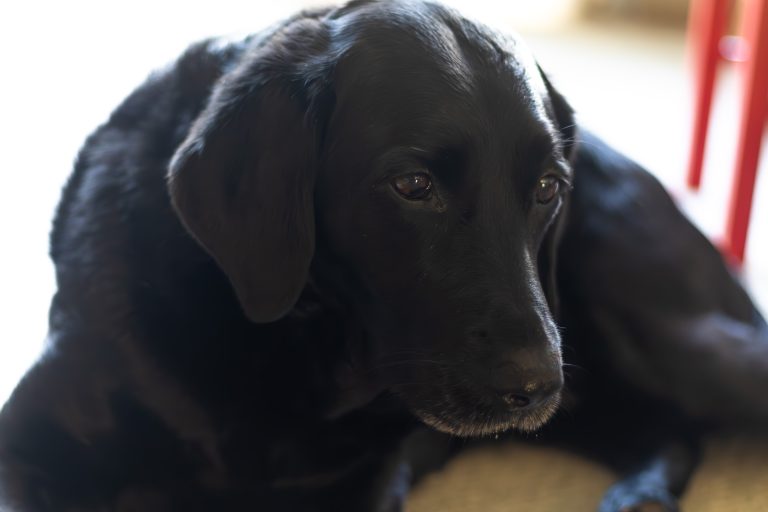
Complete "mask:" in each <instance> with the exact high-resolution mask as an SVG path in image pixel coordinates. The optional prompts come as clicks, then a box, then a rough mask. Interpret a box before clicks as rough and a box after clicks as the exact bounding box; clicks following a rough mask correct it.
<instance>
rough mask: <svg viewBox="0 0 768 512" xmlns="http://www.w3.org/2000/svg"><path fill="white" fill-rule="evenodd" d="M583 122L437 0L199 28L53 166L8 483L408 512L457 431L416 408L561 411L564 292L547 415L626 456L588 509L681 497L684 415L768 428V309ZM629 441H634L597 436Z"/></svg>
mask: <svg viewBox="0 0 768 512" xmlns="http://www.w3.org/2000/svg"><path fill="white" fill-rule="evenodd" d="M459 121H461V124H458V123H459ZM574 137H575V135H574V130H573V122H572V120H571V118H570V110H569V108H568V107H567V105H566V104H565V103H564V101H563V100H562V98H560V96H559V95H558V94H557V93H556V92H555V91H554V90H553V89H552V88H551V86H550V84H549V83H548V82H547V80H546V78H545V77H543V76H541V75H540V74H539V71H538V69H537V68H536V66H535V64H534V63H533V61H531V60H530V58H529V57H528V56H527V54H525V52H524V50H521V49H519V48H518V47H517V44H516V43H515V42H513V41H508V40H505V39H502V38H500V37H498V36H497V35H495V34H491V33H489V32H488V31H486V30H485V29H483V28H482V27H479V26H477V25H474V24H471V23H469V22H467V21H466V20H463V19H461V18H459V17H457V16H456V15H455V14H453V13H451V12H450V11H447V10H445V9H443V8H440V7H438V6H434V5H431V4H408V5H405V6H401V5H400V4H397V3H389V2H383V3H378V2H357V3H354V4H350V5H349V6H346V7H343V8H341V9H338V10H330V11H317V12H312V13H303V14H301V15H299V16H297V17H295V18H293V19H291V20H289V21H287V22H285V23H283V24H282V25H280V26H279V27H276V28H275V29H272V30H270V31H266V32H265V33H264V34H260V35H259V36H257V37H253V38H249V39H247V40H245V41H244V42H242V43H237V44H232V45H229V46H223V47H220V46H217V44H216V43H215V42H206V43H202V44H200V45H197V46H195V47H193V48H191V49H190V50H189V51H188V52H187V53H186V54H185V55H184V56H182V57H181V58H180V60H179V61H178V62H177V63H176V64H175V65H174V66H173V67H171V68H169V69H168V70H166V71H164V72H162V73H160V74H158V75H157V76H155V77H153V78H152V79H150V80H149V81H148V82H147V84H145V85H144V86H142V87H141V88H140V89H138V90H137V91H136V92H135V93H134V94H133V95H131V96H130V97H129V98H128V99H127V100H126V101H125V102H124V103H123V105H122V106H120V107H119V108H118V109H117V111H115V113H114V114H113V115H112V117H111V118H110V120H109V121H108V123H107V124H106V125H104V126H103V127H101V128H100V129H99V130H98V131H97V132H96V133H95V134H94V135H93V136H92V137H91V138H90V139H89V140H88V141H87V143H86V145H85V147H84V149H83V151H82V153H81V155H80V157H79V159H78V162H77V165H76V168H75V172H74V174H73V176H72V178H71V179H70V182H69V183H68V185H67V187H66V189H65V192H64V196H63V199H62V202H61V206H60V208H59V212H58V215H57V218H56V221H55V225H54V231H53V235H52V241H51V252H52V256H53V259H54V261H55V263H56V269H57V277H58V284H59V290H58V292H57V294H56V296H55V298H54V300H53V304H52V307H51V316H50V340H49V347H48V350H47V352H46V354H45V356H44V357H43V358H42V359H41V360H40V361H39V362H38V363H37V365H36V366H35V367H33V368H32V369H31V370H30V371H29V373H28V374H27V376H26V377H25V378H24V379H23V380H22V382H21V383H20V384H19V386H18V387H17V389H16V390H15V392H14V394H13V396H12V398H11V400H10V401H9V402H8V403H7V404H6V406H5V407H4V409H3V412H2V416H0V504H2V505H3V506H5V507H7V508H9V509H10V510H18V511H25V512H26V511H48V510H51V511H57V512H58V511H70V510H72V511H75V510H78V511H84V510H88V511H90V510H93V511H97V510H99V511H101V510H142V511H152V510H280V511H284V510H296V511H304V510H308V511H309V510H312V511H339V510H355V511H357V510H371V511H373V510H376V511H379V510H381V511H384V510H387V511H389V510H398V509H399V507H400V506H401V504H402V499H403V497H404V494H405V490H406V488H407V486H408V485H409V484H410V482H411V481H412V480H413V479H414V478H416V477H417V476H418V474H420V473H422V472H423V471H425V470H427V469H428V468H429V467H430V466H432V465H433V464H436V463H439V460H440V459H441V458H442V457H443V456H444V455H447V454H448V453H449V452H450V451H451V449H450V447H446V445H445V444H444V443H443V442H442V440H438V441H437V442H436V443H434V444H430V443H429V442H427V441H425V439H424V438H423V437H417V438H415V440H414V438H409V436H410V435H411V434H412V433H413V432H414V431H418V430H419V429H421V428H422V427H419V422H418V421H417V418H418V419H420V420H422V421H423V422H425V423H427V424H429V425H431V426H433V427H435V428H437V429H439V430H442V431H444V432H448V433H453V434H459V435H474V434H479V435H484V434H485V435H487V434H491V433H495V432H500V431H504V430H507V429H509V428H517V429H523V430H530V429H534V428H538V427H540V426H541V425H542V424H543V423H544V422H545V421H546V420H547V419H548V418H549V417H550V416H551V415H552V413H553V411H554V409H555V407H556V404H557V402H558V400H559V396H560V388H561V386H562V374H561V372H560V367H561V359H560V348H559V345H560V336H559V334H558V332H557V329H556V328H555V326H554V321H553V318H552V316H551V310H554V309H555V308H556V305H557V295H558V293H557V292H558V291H559V296H560V303H561V309H562V311H561V315H560V323H561V324H563V325H564V327H565V333H566V335H565V340H564V344H565V345H566V346H568V347H571V348H572V349H573V353H572V354H569V353H567V352H566V360H567V361H570V362H576V363H578V364H579V365H580V366H581V367H584V368H585V369H586V370H587V371H585V372H579V371H578V370H574V372H573V373H574V375H573V378H574V381H573V383H571V384H572V385H569V386H568V387H569V388H570V392H572V393H570V394H567V395H566V401H567V402H568V403H567V405H568V407H569V408H571V409H572V411H573V414H572V415H571V416H569V418H562V417H558V418H556V419H555V421H554V423H553V424H551V425H548V426H547V427H546V428H545V434H550V437H551V438H552V439H553V440H555V441H557V440H562V441H567V442H568V444H569V445H574V444H576V445H578V446H579V447H580V448H584V449H588V445H589V442H588V441H589V438H598V439H597V440H599V441H600V442H599V443H595V445H596V448H598V451H599V449H600V448H601V447H602V448H603V451H605V452H606V453H609V455H610V456H609V457H608V460H607V462H609V463H612V464H615V465H616V466H617V467H618V468H620V469H623V470H625V471H626V472H627V474H628V479H627V480H624V481H623V482H621V483H620V484H618V485H617V487H615V488H614V489H612V490H611V491H610V493H609V496H608V497H607V499H606V501H605V502H604V505H603V507H604V510H605V511H606V512H607V511H614V512H615V511H618V510H619V509H621V508H622V507H627V506H642V505H643V504H647V503H652V502H657V503H662V504H663V505H664V506H666V507H668V508H669V509H672V507H674V499H675V496H676V495H679V493H680V492H681V491H682V488H683V486H684V484H685V482H686V480H687V478H688V476H689V474H690V472H691V471H692V469H693V467H694V465H695V460H696V449H695V444H696V443H695V441H696V435H695V434H696V432H697V431H698V429H699V427H700V426H701V424H702V422H711V421H722V420H734V419H735V420H739V421H742V422H743V421H763V422H767V420H768V402H767V401H766V397H765V396H762V395H761V393H760V389H761V387H762V389H765V386H766V383H768V343H766V341H768V333H767V332H766V331H767V330H768V329H766V326H765V323H764V321H763V320H762V318H761V317H760V316H759V314H758V313H757V312H756V311H755V309H754V306H753V305H752V303H751V301H750V300H749V298H748V297H747V296H746V294H745V293H744V292H743V290H742V289H741V287H740V286H739V285H738V283H736V281H734V280H733V279H732V277H731V276H730V275H729V273H728V271H727V270H726V268H725V266H724V265H723V263H722V261H721V259H720V257H719V255H718V254H717V253H716V251H715V250H714V248H713V247H712V246H711V245H710V244H709V243H708V242H707V241H706V240H705V239H704V238H703V237H702V236H701V235H700V234H699V233H698V232H697V231H696V230H695V228H693V227H692V226H691V225H690V224H689V223H688V222H687V221H686V220H685V219H684V218H683V217H682V215H681V214H680V213H679V212H678V211H677V210H676V209H675V207H674V205H672V203H671V201H670V200H669V198H668V197H667V195H666V193H665V192H664V191H663V189H661V187H660V186H659V185H658V184H657V183H656V182H655V181H654V180H653V179H652V178H650V176H649V175H648V174H647V173H645V171H643V170H642V169H639V168H637V167H636V166H635V165H634V164H633V163H632V162H629V161H628V160H626V159H624V158H623V157H621V156H620V155H617V154H615V153H613V152H612V151H611V150H610V149H609V148H608V147H606V146H605V145H603V144H602V143H601V142H600V141H599V140H597V139H596V138H594V137H592V136H591V135H589V134H584V135H582V136H580V140H581V143H577V144H574V142H575V139H574ZM574 147H575V148H576V149H574ZM404 148H405V149H404ZM409 152H410V153H409ZM412 153H413V154H412ZM414 154H415V155H416V156H414ZM569 160H570V161H572V166H570V165H568V161H569ZM169 165H170V169H171V171H170V175H169V178H168V180H169V181H168V183H167V182H166V180H167V176H166V175H167V169H168V168H169ZM571 167H572V169H571ZM392 169H394V171H393V170H392ZM414 169H415V170H416V171H417V172H413V170H414ZM273 170H274V171H275V172H273ZM278 170H279V172H276V171H278ZM470 170H471V172H470ZM537 180H538V181H537ZM570 182H573V184H574V186H575V188H574V190H573V192H572V193H571V198H570V200H568V199H566V194H565V191H564V189H565V187H564V186H562V185H564V184H566V183H570ZM169 191H170V197H169ZM529 195H530V197H529ZM569 201H570V205H568V204H566V203H568V202H569ZM558 219H559V220H558ZM560 237H562V242H561V243H560V240H559V239H560ZM555 260H559V261H558V263H559V264H558V266H557V267H556V266H555ZM723 355H725V356H727V357H722V356H723ZM681 361H685V362H686V364H689V363H690V364H691V365H693V364H698V365H699V368H698V369H699V371H697V372H691V371H680V370H679V367H680V362H681ZM620 403H623V404H628V403H631V404H632V407H626V408H622V407H621V406H620V405H619V404H620ZM638 404H642V406H639V405H638ZM625 424H626V425H631V426H632V429H629V428H624V427H623V425H625ZM640 432H642V433H643V434H642V435H641V434H640ZM606 433H610V434H611V435H606ZM419 435H423V434H419ZM627 436H636V437H633V441H635V442H636V444H637V445H638V450H636V453H633V452H632V450H622V451H619V452H617V451H616V450H613V449H608V450H605V447H606V446H611V447H612V446H613V445H612V444H611V443H612V442H613V441H615V442H616V443H617V444H616V445H617V446H620V445H623V444H626V443H624V441H625V440H626V439H627ZM545 437H546V436H545ZM659 461H661V462H662V463H661V464H658V463H652V462H659ZM670 468H671V469H670ZM3 510H5V509H3Z"/></svg>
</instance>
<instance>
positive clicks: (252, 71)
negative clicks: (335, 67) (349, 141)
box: [168, 29, 317, 322]
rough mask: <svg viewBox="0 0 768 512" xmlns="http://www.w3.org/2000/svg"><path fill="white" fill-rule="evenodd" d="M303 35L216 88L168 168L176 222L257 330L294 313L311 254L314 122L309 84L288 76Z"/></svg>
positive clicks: (245, 64)
mask: <svg viewBox="0 0 768 512" xmlns="http://www.w3.org/2000/svg"><path fill="white" fill-rule="evenodd" d="M300 30H305V29H300ZM305 32H306V30H305ZM306 35H307V34H306V33H304V34H300V36H302V37H293V38H292V37H291V34H288V35H285V36H284V37H279V43H275V44H269V43H267V44H265V45H262V46H260V47H257V48H254V49H252V50H250V53H249V54H247V55H245V56H243V57H242V58H241V62H240V64H239V65H238V66H237V67H236V68H235V69H233V70H232V71H230V72H228V73H227V74H225V75H224V76H223V77H222V78H221V79H220V80H219V82H218V84H217V85H216V87H215V89H214V91H213V93H212V96H211V98H210V101H209V103H208V106H207V107H206V108H205V110H204V111H203V112H202V114H200V116H199V117H198V118H197V120H196V121H195V122H194V124H193V126H192V128H191V130H190V132H189V134H188V135H187V138H186V140H185V141H184V142H183V143H182V144H181V146H180V147H179V148H178V149H177V151H176V154H175V155H174V157H173V160H172V161H171V164H170V168H169V175H168V187H169V192H170V196H171V200H172V203H173V206H174V208H175V210H176V212H177V214H178V216H179V218H180V219H181V221H182V223H183V224H184V226H185V227H186V228H187V230H188V231H189V232H190V233H191V234H192V235H193V236H194V237H195V238H196V239H197V240H198V242H199V243H200V244H201V245H202V246H203V247H204V248H205V249H206V250H207V251H208V252H209V253H210V255H211V256H212V257H213V258H214V259H215V260H216V262H217V263H218V264H219V266H220V267H221V268H222V269H223V271H224V272H225V273H226V275H227V276H228V277H229V280H230V281H231V283H232V286H233V287H234V290H235V292H236V294H237V297H238V299H239V301H240V304H241V305H242V308H243V310H244V312H245V313H246V314H247V316H248V317H249V318H250V319H251V320H252V321H254V322H270V321H274V320H277V319H279V318H280V317H281V316H283V315H284V314H285V313H286V312H288V310H290V308H291V307H293V305H294V304H295V302H296V301H297V300H298V297H299V295H300V293H301V291H302V289H303V288H304V286H305V283H306V280H307V275H308V272H309V266H310V262H311V260H312V257H313V253H314V247H315V224H314V205H313V193H314V181H315V171H316V166H317V162H316V155H317V148H316V139H317V138H316V137H315V120H314V119H313V116H312V115H311V114H310V113H309V112H308V109H309V104H310V100H309V98H307V94H308V93H307V92H306V91H307V88H308V84H307V82H306V81H302V80H295V79H294V80H290V79H289V78H288V75H289V74H290V73H291V70H293V69H296V66H298V65H300V64H301V61H302V57H303V56H302V55H301V52H303V53H304V54H306V53H307V48H306V41H307V37H306ZM275 37H278V36H275ZM294 78H295V77H294Z"/></svg>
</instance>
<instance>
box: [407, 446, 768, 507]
mask: <svg viewBox="0 0 768 512" xmlns="http://www.w3.org/2000/svg"><path fill="white" fill-rule="evenodd" d="M615 480H616V477H615V476H614V475H613V474H612V473H611V472H610V471H608V470H606V469H605V468H603V467H601V466H599V465H597V464H595V463H593V462H591V461H589V460H585V459H581V458H579V457H577V456H574V455H571V454H568V453H563V452H560V451H556V450H553V449H548V448H540V447H532V446H530V445H525V444H519V443H502V444H499V445H497V446H489V447H484V448H480V449H477V450H474V451H471V452H467V453H464V454H462V455H461V456H460V457H458V458H456V459H455V460H453V461H451V463H450V464H448V465H447V466H446V467H445V468H444V469H443V470H442V471H441V472H439V473H435V474H433V475H430V476H429V477H428V478H427V479H426V480H425V481H424V482H423V483H422V484H421V485H420V486H419V487H418V488H416V489H415V490H414V491H413V492H412V494H411V496H410V499H409V502H408V506H407V508H406V512H454V511H455V512H563V511H568V512H594V511H595V510H597V504H598V503H599V501H600V498H601V496H602V494H603V492H604V491H605V490H606V489H607V488H608V487H609V486H610V485H611V484H612V483H613V482H614V481H615ZM682 510H683V512H768V441H766V440H754V439H752V440H749V439H741V438H725V439H712V440H710V441H709V442H708V443H707V445H706V451H705V455H704V460H703V462H702V465H701V466H700V467H699V469H698V471H697V472H696V474H695V475H694V478H693V480H692V482H691V484H690V486H689V488H688V490H687V492H686V494H685V497H684V499H683V501H682Z"/></svg>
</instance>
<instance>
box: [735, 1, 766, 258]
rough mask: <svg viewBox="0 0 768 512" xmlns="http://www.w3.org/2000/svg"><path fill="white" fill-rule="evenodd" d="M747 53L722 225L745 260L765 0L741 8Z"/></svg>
mask: <svg viewBox="0 0 768 512" xmlns="http://www.w3.org/2000/svg"><path fill="white" fill-rule="evenodd" d="M744 16H745V23H744V27H745V34H744V36H745V39H746V42H747V44H748V51H749V57H748V60H747V62H746V68H745V73H744V95H743V98H742V106H741V126H740V130H739V139H738V146H737V149H736V165H735V169H734V180H733V188H732V189H731V199H730V204H729V206H728V218H727V221H726V226H725V243H726V250H727V251H728V252H729V253H730V255H731V256H733V257H734V258H735V259H736V261H738V262H739V263H741V262H743V261H744V253H745V251H746V245H747V231H748V229H749V216H750V213H751V211H752V196H753V192H754V188H755V179H756V176H757V164H758V160H759V157H760V145H761V143H762V140H763V129H764V128H765V113H766V111H767V110H766V109H768V0H748V2H747V3H746V5H745V10H744Z"/></svg>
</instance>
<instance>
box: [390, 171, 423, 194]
mask: <svg viewBox="0 0 768 512" xmlns="http://www.w3.org/2000/svg"><path fill="white" fill-rule="evenodd" d="M392 185H393V186H394V187H395V190H397V193H398V194H400V195H401V196H403V197H404V198H406V199H410V200H411V201H417V200H424V199H429V197H430V196H431V195H432V180H431V179H430V178H429V175H428V174H426V173H423V172H419V173H414V174H404V175H402V176H398V177H397V178H395V179H394V180H393V181H392Z"/></svg>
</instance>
